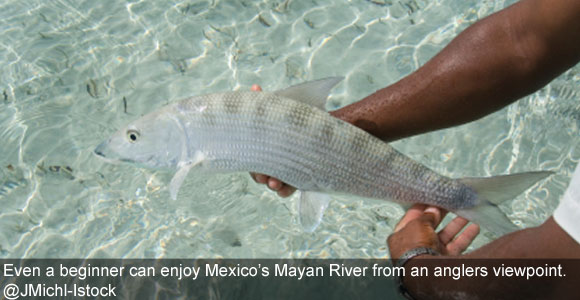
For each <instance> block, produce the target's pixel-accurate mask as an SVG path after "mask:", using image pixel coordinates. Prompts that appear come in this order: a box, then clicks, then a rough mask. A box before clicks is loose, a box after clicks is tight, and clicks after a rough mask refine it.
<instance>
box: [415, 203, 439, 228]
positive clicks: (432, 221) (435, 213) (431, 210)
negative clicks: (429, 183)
mask: <svg viewBox="0 0 580 300" xmlns="http://www.w3.org/2000/svg"><path fill="white" fill-rule="evenodd" d="M419 221H420V222H421V223H427V224H429V226H431V227H433V229H435V228H437V226H439V223H441V210H440V209H439V208H437V207H434V206H429V207H427V209H425V211H423V215H422V216H421V217H419Z"/></svg>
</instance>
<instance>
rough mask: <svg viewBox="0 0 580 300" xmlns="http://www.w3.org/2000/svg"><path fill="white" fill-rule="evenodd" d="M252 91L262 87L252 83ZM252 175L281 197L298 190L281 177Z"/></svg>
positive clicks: (256, 180)
mask: <svg viewBox="0 0 580 300" xmlns="http://www.w3.org/2000/svg"><path fill="white" fill-rule="evenodd" d="M252 91H254V92H261V91H262V88H261V87H260V86H259V85H257V84H254V85H252ZM250 176H252V178H253V179H254V181H255V182H257V183H261V184H265V185H266V186H268V188H270V189H271V190H273V191H275V192H277V193H278V196H280V197H288V196H290V195H292V193H294V192H295V191H296V188H295V187H292V186H289V185H287V184H285V183H284V182H282V181H280V180H279V179H276V178H274V177H270V176H268V175H265V174H258V173H250Z"/></svg>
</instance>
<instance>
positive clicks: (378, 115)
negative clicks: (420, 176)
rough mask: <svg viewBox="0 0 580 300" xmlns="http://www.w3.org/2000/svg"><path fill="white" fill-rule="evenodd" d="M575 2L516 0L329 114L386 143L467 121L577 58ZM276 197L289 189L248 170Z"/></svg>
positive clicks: (579, 23) (578, 5)
mask: <svg viewBox="0 0 580 300" xmlns="http://www.w3.org/2000/svg"><path fill="white" fill-rule="evenodd" d="M578 41H580V1H577V0H523V1H520V2H518V3H516V4H514V5H512V6H510V7H508V8H506V9H504V10H502V11H500V12H498V13H495V14H492V15H490V16H489V17H487V18H484V19H482V20H480V21H478V22H476V23H475V24H473V25H472V26H470V27H469V28H467V29H466V30H465V31H463V32H462V33H461V34H459V35H458V36H457V37H456V38H455V39H454V40H453V41H452V42H451V43H449V45H447V46H446V47H445V48H444V49H443V50H442V51H441V52H440V53H439V54H437V55H436V56H435V57H433V58H432V59H431V60H430V61H428V62H427V63H426V64H425V65H424V66H422V67H421V68H419V69H418V70H417V71H416V72H414V73H412V74H411V75H409V76H407V77H405V78H403V79H402V80H400V81H399V82H397V83H395V84H393V85H391V86H388V87H386V88H384V89H381V90H379V91H377V92H375V93H374V94H372V95H370V96H368V97H366V98H365V99H363V100H361V101H359V102H357V103H354V104H351V105H348V106H346V107H344V108H342V109H339V110H336V111H334V112H332V113H331V114H332V115H333V116H335V117H337V118H340V119H342V120H344V121H346V122H349V123H352V124H354V125H356V126H358V127H360V128H362V129H364V130H366V131H368V132H370V133H371V134H373V135H376V136H378V137H380V138H382V139H384V140H386V141H392V140H396V139H399V138H403V137H408V136H411V135H414V134H419V133H424V132H428V131H432V130H437V129H442V128H446V127H450V126H455V125H459V124H463V123H467V122H470V121H473V120H476V119H478V118H481V117H483V116H485V115H487V114H489V113H492V112H494V111H497V110H499V109H501V108H502V107H505V106H506V105H508V104H510V103H512V102H514V101H516V100H517V99H519V98H521V97H523V96H525V95H528V94H530V93H532V92H534V91H536V90H537V89H539V88H541V87H542V86H544V85H545V84H547V83H548V82H550V81H551V80H552V79H554V78H555V77H556V76H558V75H559V74H561V73H562V72H564V71H565V70H566V69H568V68H570V67H572V66H573V65H575V64H576V63H577V62H578V60H579V59H580V42H578ZM253 177H254V179H255V180H256V181H257V182H259V183H264V184H267V185H268V186H269V187H270V188H271V189H273V190H275V191H277V192H278V194H279V195H280V196H282V197H286V196H289V195H290V194H292V192H294V188H292V187H290V186H288V185H286V184H284V183H282V182H280V181H279V180H277V179H275V178H271V177H269V176H266V175H262V174H257V175H256V174H254V175H253Z"/></svg>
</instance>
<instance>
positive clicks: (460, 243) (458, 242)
mask: <svg viewBox="0 0 580 300" xmlns="http://www.w3.org/2000/svg"><path fill="white" fill-rule="evenodd" d="M478 234H479V225H477V224H471V225H469V226H467V228H465V230H464V231H463V232H462V233H461V234H460V235H458V236H457V237H456V238H455V239H454V240H453V241H452V242H451V243H449V244H447V247H446V248H447V253H448V254H449V255H459V254H461V253H463V251H465V249H467V247H469V245H471V242H473V240H474V239H475V237H476V236H477V235H478Z"/></svg>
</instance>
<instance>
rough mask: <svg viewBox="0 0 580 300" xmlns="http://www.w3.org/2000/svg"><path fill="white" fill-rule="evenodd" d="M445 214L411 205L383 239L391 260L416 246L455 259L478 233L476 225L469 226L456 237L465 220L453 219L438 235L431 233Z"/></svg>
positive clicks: (440, 211)
mask: <svg viewBox="0 0 580 300" xmlns="http://www.w3.org/2000/svg"><path fill="white" fill-rule="evenodd" d="M446 214H447V211H445V210H443V209H441V208H438V207H434V206H427V205H424V204H415V205H413V206H412V207H411V208H410V209H409V210H408V211H407V213H406V214H405V215H404V216H403V218H401V220H400V221H399V223H398V224H397V226H395V230H394V232H393V233H392V234H391V235H390V236H389V238H388V239H387V244H388V245H389V252H390V253H391V259H398V258H399V257H401V255H403V254H404V253H405V252H407V251H409V250H411V249H414V248H417V247H427V248H431V249H434V250H436V251H437V252H439V253H441V255H448V256H457V255H459V254H461V253H462V252H463V251H465V249H467V247H468V246H469V245H470V244H471V242H473V240H474V239H475V237H476V236H477V235H478V234H479V225H477V224H471V225H469V226H467V227H466V228H465V230H464V231H463V232H461V233H460V234H459V235H458V233H459V232H460V231H461V230H462V229H463V228H464V227H465V225H467V223H469V221H468V220H466V219H464V218H462V217H456V218H455V219H453V220H452V221H451V222H449V224H447V225H446V226H445V227H444V228H443V229H441V231H439V233H437V232H435V229H436V228H437V226H439V224H440V223H441V220H443V218H444V217H445V215H446Z"/></svg>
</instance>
